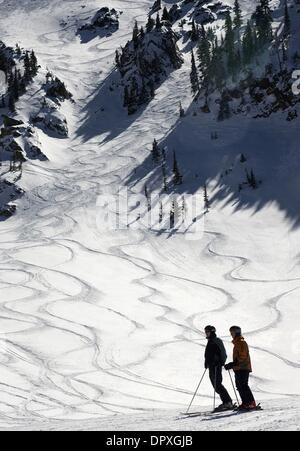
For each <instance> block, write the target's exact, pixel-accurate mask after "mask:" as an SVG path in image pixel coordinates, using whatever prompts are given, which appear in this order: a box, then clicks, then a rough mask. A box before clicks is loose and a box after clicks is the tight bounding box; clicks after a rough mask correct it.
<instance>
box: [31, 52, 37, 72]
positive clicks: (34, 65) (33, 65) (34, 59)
mask: <svg viewBox="0 0 300 451" xmlns="http://www.w3.org/2000/svg"><path fill="white" fill-rule="evenodd" d="M30 68H31V75H32V76H33V77H35V76H36V74H37V73H38V61H37V57H36V56H35V53H34V51H33V50H32V52H31V54H30Z"/></svg>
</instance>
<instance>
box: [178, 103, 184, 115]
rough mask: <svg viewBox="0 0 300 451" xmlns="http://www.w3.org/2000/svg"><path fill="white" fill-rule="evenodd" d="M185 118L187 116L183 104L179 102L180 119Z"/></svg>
mask: <svg viewBox="0 0 300 451" xmlns="http://www.w3.org/2000/svg"><path fill="white" fill-rule="evenodd" d="M184 116H185V111H184V108H183V107H182V103H181V102H179V117H184Z"/></svg>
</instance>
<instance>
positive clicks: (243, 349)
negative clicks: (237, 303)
mask: <svg viewBox="0 0 300 451" xmlns="http://www.w3.org/2000/svg"><path fill="white" fill-rule="evenodd" d="M230 333H231V336H232V338H233V342H232V343H233V345H234V348H233V362H231V363H228V365H225V369H226V370H231V369H233V371H234V373H235V381H236V386H237V389H238V392H239V394H240V396H241V399H242V404H241V406H240V407H239V410H255V409H256V408H257V405H256V402H255V399H254V396H253V394H252V391H251V389H250V387H249V376H250V373H252V365H251V358H250V352H249V347H248V345H247V343H246V341H245V339H244V337H243V336H242V330H241V328H240V327H239V326H232V327H231V328H230Z"/></svg>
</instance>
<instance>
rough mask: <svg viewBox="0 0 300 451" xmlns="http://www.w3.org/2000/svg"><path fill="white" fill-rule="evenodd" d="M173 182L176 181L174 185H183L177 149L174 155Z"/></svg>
mask: <svg viewBox="0 0 300 451" xmlns="http://www.w3.org/2000/svg"><path fill="white" fill-rule="evenodd" d="M173 183H174V185H182V175H181V173H180V171H179V166H178V162H177V158H176V153H175V151H174V155H173Z"/></svg>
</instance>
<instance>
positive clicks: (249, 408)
mask: <svg viewBox="0 0 300 451" xmlns="http://www.w3.org/2000/svg"><path fill="white" fill-rule="evenodd" d="M256 409H257V405H256V402H255V401H253V402H251V403H250V404H247V405H246V410H256Z"/></svg>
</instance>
